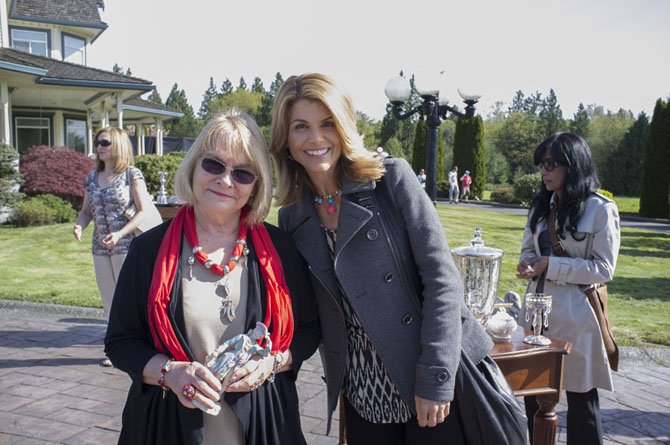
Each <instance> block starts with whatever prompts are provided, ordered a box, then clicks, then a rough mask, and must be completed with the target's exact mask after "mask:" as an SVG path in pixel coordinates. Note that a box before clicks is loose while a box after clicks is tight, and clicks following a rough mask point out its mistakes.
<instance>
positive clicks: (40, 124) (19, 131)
mask: <svg viewBox="0 0 670 445" xmlns="http://www.w3.org/2000/svg"><path fill="white" fill-rule="evenodd" d="M14 122H15V127H16V148H17V149H18V150H19V153H20V154H23V153H25V152H26V151H28V149H29V148H31V147H34V146H36V145H50V144H51V119H49V118H48V117H16V118H15V121H14Z"/></svg>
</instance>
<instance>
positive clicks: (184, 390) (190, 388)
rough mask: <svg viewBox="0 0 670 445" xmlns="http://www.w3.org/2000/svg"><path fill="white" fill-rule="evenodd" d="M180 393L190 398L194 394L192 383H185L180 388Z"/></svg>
mask: <svg viewBox="0 0 670 445" xmlns="http://www.w3.org/2000/svg"><path fill="white" fill-rule="evenodd" d="M181 395H183V396H184V397H186V398H187V399H189V400H191V399H192V398H193V397H194V396H195V387H194V386H193V385H191V384H190V383H187V384H186V385H184V387H183V388H182V389H181Z"/></svg>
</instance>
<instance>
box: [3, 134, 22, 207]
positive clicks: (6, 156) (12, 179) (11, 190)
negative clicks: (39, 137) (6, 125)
mask: <svg viewBox="0 0 670 445" xmlns="http://www.w3.org/2000/svg"><path fill="white" fill-rule="evenodd" d="M18 168H19V152H17V151H16V150H15V149H14V147H12V146H11V145H8V144H0V209H1V208H2V207H5V206H11V205H12V204H14V203H15V202H17V201H18V200H20V199H21V198H22V197H23V193H19V185H20V184H21V175H20V174H19V170H18Z"/></svg>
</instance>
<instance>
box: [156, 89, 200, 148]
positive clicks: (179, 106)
mask: <svg viewBox="0 0 670 445" xmlns="http://www.w3.org/2000/svg"><path fill="white" fill-rule="evenodd" d="M165 105H166V106H168V107H170V108H173V109H175V110H178V111H181V112H182V113H184V116H183V117H182V118H180V119H178V120H177V121H172V122H168V123H167V124H166V125H165V129H166V131H167V132H168V134H169V135H170V136H181V137H191V138H194V137H196V136H197V135H198V131H200V128H199V125H198V122H197V121H196V118H195V113H193V107H191V105H189V103H188V99H187V98H186V92H185V91H184V90H182V89H179V85H177V84H176V83H175V84H174V85H173V86H172V90H171V91H170V95H169V96H168V98H167V100H166V101H165Z"/></svg>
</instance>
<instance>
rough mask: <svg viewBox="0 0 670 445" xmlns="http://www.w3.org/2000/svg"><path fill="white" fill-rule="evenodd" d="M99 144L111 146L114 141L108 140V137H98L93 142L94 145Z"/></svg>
mask: <svg viewBox="0 0 670 445" xmlns="http://www.w3.org/2000/svg"><path fill="white" fill-rule="evenodd" d="M98 145H102V146H103V147H109V146H110V145H112V141H108V140H107V139H96V140H95V141H94V142H93V146H94V147H97V146H98Z"/></svg>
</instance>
